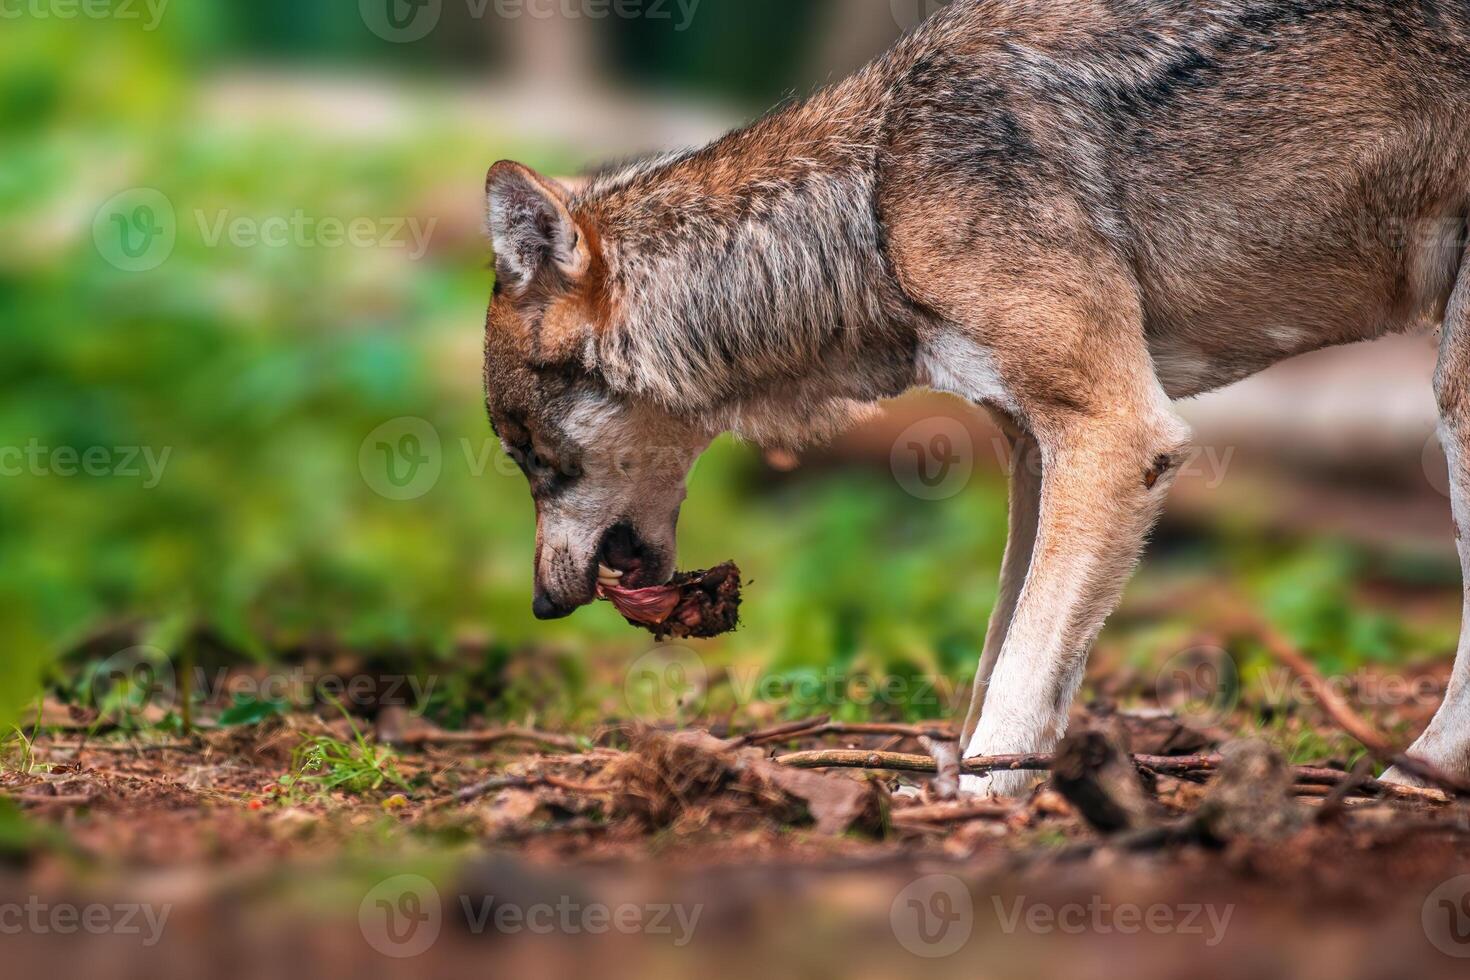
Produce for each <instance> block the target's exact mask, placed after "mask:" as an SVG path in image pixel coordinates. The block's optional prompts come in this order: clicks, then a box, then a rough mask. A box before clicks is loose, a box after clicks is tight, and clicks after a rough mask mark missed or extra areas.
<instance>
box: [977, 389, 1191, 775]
mask: <svg viewBox="0 0 1470 980" xmlns="http://www.w3.org/2000/svg"><path fill="white" fill-rule="evenodd" d="M1125 404H1126V403H1125ZM1115 407H1116V408H1117V411H1115V412H1113V413H1110V414H1108V415H1106V416H1105V417H1096V416H1094V417H1088V418H1072V419H1069V420H1068V421H1067V422H1066V423H1065V424H1062V425H1060V426H1059V427H1056V428H1054V429H1053V430H1052V431H1050V432H1048V433H1046V434H1040V433H1038V436H1037V438H1038V441H1039V443H1040V445H1041V450H1042V454H1043V458H1044V466H1043V477H1042V484H1041V520H1040V527H1039V530H1038V533H1037V537H1036V545H1035V551H1034V554H1033V557H1032V563H1031V569H1030V574H1029V575H1028V576H1027V578H1026V583H1025V586H1024V588H1023V589H1022V591H1021V596H1020V600H1019V602H1018V603H1017V606H1016V610H1015V614H1014V616H1013V618H1012V621H1011V627H1010V631H1009V632H1008V634H1007V635H1006V638H1005V643H1004V645H1003V646H1002V648H1001V652H1000V657H999V660H998V661H997V662H996V665H995V670H994V673H993V674H992V675H991V678H990V684H989V691H988V692H987V694H986V697H985V703H984V707H983V709H982V711H981V715H980V724H979V727H978V728H977V729H976V730H975V733H974V735H973V736H972V737H971V738H970V740H969V743H968V745H967V747H966V751H965V756H966V758H969V757H972V756H981V755H1009V754H1017V753H1033V752H1050V751H1051V750H1052V748H1053V747H1054V746H1055V745H1056V743H1057V741H1058V740H1059V739H1060V738H1061V737H1062V735H1063V734H1064V732H1065V729H1066V723H1067V709H1068V707H1069V706H1070V704H1071V702H1072V698H1073V696H1074V695H1075V694H1076V692H1077V688H1078V686H1079V685H1080V684H1081V682H1082V675H1083V670H1084V668H1085V666H1086V662H1087V653H1088V650H1089V648H1090V647H1091V646H1092V642H1093V640H1094V639H1095V638H1096V636H1097V634H1098V631H1099V630H1100V629H1101V628H1102V624H1103V620H1104V619H1106V618H1107V616H1108V614H1109V613H1111V612H1112V610H1113V607H1114V606H1115V605H1116V604H1117V602H1118V598H1119V596H1120V595H1121V593H1122V590H1123V585H1124V583H1125V582H1126V581H1127V579H1128V577H1129V575H1130V573H1131V572H1132V570H1133V567H1134V565H1135V563H1136V562H1137V560H1138V555H1139V552H1140V551H1141V550H1142V547H1143V542H1144V538H1145V537H1146V536H1147V534H1148V531H1149V528H1150V527H1151V526H1152V525H1153V522H1154V520H1155V519H1156V518H1157V516H1158V514H1159V511H1160V509H1161V507H1162V505H1163V502H1164V498H1165V496H1166V494H1167V493H1168V488H1169V486H1170V485H1171V484H1172V482H1173V479H1174V476H1175V473H1176V472H1177V469H1178V467H1179V464H1181V463H1182V462H1183V457H1184V452H1185V450H1186V448H1187V445H1188V439H1189V431H1188V428H1187V427H1186V426H1185V425H1184V423H1183V422H1182V421H1180V420H1179V419H1178V418H1177V417H1176V416H1174V415H1173V414H1172V412H1171V411H1169V409H1168V407H1167V403H1166V402H1164V400H1163V397H1162V394H1161V393H1157V394H1155V395H1153V396H1151V397H1141V398H1139V399H1137V400H1136V403H1135V404H1133V405H1129V406H1127V407H1125V406H1124V405H1118V406H1115ZM1035 778H1036V777H1035V775H1034V774H1033V773H1026V772H1005V773H997V774H994V775H990V776H979V777H976V776H970V777H965V779H964V782H963V786H962V788H963V789H964V790H966V791H968V792H972V793H990V794H996V795H1002V796H1015V795H1019V794H1021V793H1024V792H1025V791H1026V790H1027V789H1028V788H1029V787H1030V786H1031V784H1032V783H1033V782H1034V780H1035Z"/></svg>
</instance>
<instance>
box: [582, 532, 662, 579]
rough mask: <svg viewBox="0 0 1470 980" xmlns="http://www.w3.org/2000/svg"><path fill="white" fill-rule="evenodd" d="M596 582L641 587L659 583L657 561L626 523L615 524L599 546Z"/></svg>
mask: <svg viewBox="0 0 1470 980" xmlns="http://www.w3.org/2000/svg"><path fill="white" fill-rule="evenodd" d="M597 555H598V565H597V584H598V585H602V586H607V587H610V588H623V589H642V588H647V587H648V586H651V585H658V584H659V583H658V582H655V581H654V580H653V578H654V576H655V575H656V574H657V569H656V568H654V567H653V566H654V565H655V564H656V562H654V561H653V560H652V559H651V556H650V555H649V553H648V548H647V547H646V546H645V545H644V544H643V542H642V541H640V540H638V535H637V534H636V533H635V532H634V531H633V528H632V527H631V526H630V525H628V524H617V525H614V526H613V527H612V528H611V529H609V530H608V532H607V533H606V534H605V535H603V537H602V547H601V548H599V549H598V552H597Z"/></svg>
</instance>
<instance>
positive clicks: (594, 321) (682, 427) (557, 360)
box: [485, 162, 713, 619]
mask: <svg viewBox="0 0 1470 980" xmlns="http://www.w3.org/2000/svg"><path fill="white" fill-rule="evenodd" d="M486 191H487V198H488V211H487V220H488V226H489V227H488V230H489V234H490V237H491V240H492V242H493V245H494V248H495V256H496V267H495V271H496V283H495V297H494V299H493V300H492V301H491V304H490V311H489V314H488V316H487V319H486V325H485V328H486V331H485V388H486V403H487V407H488V409H489V412H490V419H491V424H492V425H493V426H494V427H495V431H496V433H497V434H498V435H499V436H500V439H501V442H502V444H503V445H504V447H505V451H506V452H507V453H508V454H509V455H510V456H511V458H513V459H514V460H515V461H516V462H517V463H518V464H519V465H520V467H521V469H522V470H523V471H524V472H525V474H526V477H527V479H528V480H529V481H530V484H531V495H532V497H533V498H534V499H535V503H536V589H535V601H534V605H533V608H534V610H535V613H536V615H537V616H538V617H539V618H542V619H552V618H557V617H560V616H566V615H568V614H570V613H571V612H572V611H574V610H575V609H576V608H577V607H579V606H582V605H585V604H586V603H588V602H590V601H592V599H593V596H594V593H595V590H596V585H597V579H598V568H599V565H606V566H608V567H609V568H610V569H613V570H615V571H616V572H620V573H622V579H621V584H622V585H624V586H626V587H632V588H638V587H643V586H649V585H659V584H662V583H664V582H666V581H667V580H668V579H669V577H670V576H671V575H672V574H673V571H674V558H675V547H674V543H675V527H676V525H677V522H678V517H679V507H680V505H681V504H682V503H683V500H684V482H685V479H686V477H687V476H688V473H689V469H690V467H691V466H692V465H693V462H694V460H695V458H696V457H697V456H698V455H699V453H700V452H702V451H703V450H704V448H705V447H706V446H708V445H709V442H710V439H711V437H712V435H713V433H706V432H701V431H698V430H696V429H695V428H694V427H692V426H691V425H689V424H687V423H685V422H682V421H680V420H679V419H678V418H676V417H675V416H674V415H672V414H671V413H669V412H667V411H666V410H664V409H662V408H660V407H659V406H658V405H656V404H655V403H654V402H653V401H651V400H649V399H647V398H644V397H640V396H638V395H636V394H630V393H627V392H623V393H619V392H618V391H615V390H614V389H613V387H612V386H611V385H610V384H609V383H608V381H607V379H606V378H605V377H604V375H603V373H602V371H601V370H600V369H599V367H598V360H597V358H596V356H595V354H594V351H595V350H596V348H597V347H598V345H599V343H601V342H605V341H606V340H607V339H608V338H609V337H610V336H613V335H614V333H615V332H616V331H618V330H620V329H622V324H620V323H619V322H618V321H619V317H618V312H617V308H616V306H617V304H616V303H615V302H614V300H613V299H612V295H613V294H612V291H611V289H610V284H609V282H608V278H609V273H608V267H607V263H606V261H605V259H604V256H603V253H602V243H601V241H600V238H599V234H598V229H597V227H596V225H595V223H594V222H593V221H591V220H590V219H589V218H588V217H587V216H585V215H584V216H581V217H580V218H579V216H578V215H576V214H574V213H573V210H572V207H573V202H572V199H571V196H570V195H569V194H568V192H567V190H566V189H565V188H563V187H562V186H560V185H559V184H557V183H556V182H555V181H552V180H549V179H547V178H545V177H542V176H540V175H538V174H536V173H534V172H532V171H531V170H528V169H527V168H525V167H522V166H520V165H519V164H514V163H508V162H506V163H499V164H496V165H495V166H494V167H493V168H491V170H490V174H489V177H488V178H487V185H486Z"/></svg>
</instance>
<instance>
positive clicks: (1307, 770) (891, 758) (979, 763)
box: [776, 749, 1449, 803]
mask: <svg viewBox="0 0 1470 980" xmlns="http://www.w3.org/2000/svg"><path fill="white" fill-rule="evenodd" d="M1052 758H1053V757H1052V756H1050V755H999V756H988V757H978V756H977V757H975V758H970V759H965V760H963V761H961V763H960V770H961V772H963V773H965V774H967V775H975V776H983V775H985V774H986V773H991V772H1004V771H1008V770H1009V771H1022V770H1029V771H1036V772H1044V771H1048V770H1050V769H1051V765H1052ZM1131 759H1132V762H1133V764H1134V765H1135V766H1137V767H1138V768H1140V769H1147V770H1149V771H1151V772H1155V773H1158V774H1159V775H1163V776H1175V777H1178V778H1182V779H1189V778H1200V777H1205V776H1210V775H1213V774H1214V773H1215V772H1216V771H1217V770H1218V769H1219V768H1220V757H1219V756H1218V755H1181V756H1162V755H1135V756H1132V757H1131ZM776 762H778V763H780V764H781V765H783V766H791V767H792V768H795V769H881V770H885V771H889V772H914V773H928V774H934V773H937V772H938V771H939V767H938V765H937V764H936V763H935V762H934V760H933V759H932V758H930V757H929V756H926V755H912V754H909V753H903V752H876V751H871V750H866V749H821V750H817V751H811V752H792V753H790V754H788V755H783V756H777V758H776ZM1350 775H1351V774H1350V773H1345V772H1342V771H1340V770H1337V769H1320V768H1314V767H1311V766H1296V767H1294V768H1293V769H1292V776H1293V778H1294V780H1295V781H1296V783H1297V784H1299V785H1307V786H1336V785H1338V784H1339V783H1341V782H1342V781H1343V780H1345V779H1347V778H1348V777H1349V776H1350ZM1358 792H1360V793H1363V794H1364V795H1367V796H1379V797H1388V798H1391V799H1398V800H1409V801H1413V802H1419V803H1447V802H1449V797H1448V796H1446V795H1445V794H1444V793H1443V792H1440V791H1439V790H1434V789H1421V788H1419V787H1417V786H1400V785H1398V784H1396V783H1385V782H1383V781H1382V780H1378V779H1366V780H1363V782H1362V785H1361V786H1359V787H1358Z"/></svg>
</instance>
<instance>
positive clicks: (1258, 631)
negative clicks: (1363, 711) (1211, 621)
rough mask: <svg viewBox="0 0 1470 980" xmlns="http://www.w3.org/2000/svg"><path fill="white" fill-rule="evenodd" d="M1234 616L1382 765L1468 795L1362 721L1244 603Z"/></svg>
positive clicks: (1469, 791)
mask: <svg viewBox="0 0 1470 980" xmlns="http://www.w3.org/2000/svg"><path fill="white" fill-rule="evenodd" d="M1236 616H1237V617H1238V618H1239V619H1240V620H1241V621H1242V622H1243V623H1245V624H1246V625H1247V626H1248V627H1249V628H1250V630H1251V632H1253V633H1255V635H1256V636H1257V637H1258V638H1259V639H1260V641H1261V645H1262V646H1264V647H1265V648H1266V652H1267V653H1269V654H1270V655H1271V656H1272V657H1273V658H1274V659H1275V660H1277V661H1278V662H1279V663H1280V664H1281V665H1282V666H1284V667H1285V668H1286V669H1287V670H1289V671H1291V673H1292V674H1293V675H1295V676H1296V678H1297V679H1298V680H1300V681H1301V682H1302V683H1303V684H1305V685H1306V686H1307V688H1308V689H1309V690H1310V691H1311V692H1312V696H1313V697H1315V698H1316V699H1317V704H1318V705H1319V706H1320V707H1321V708H1322V711H1323V713H1324V714H1326V715H1327V716H1328V718H1330V719H1331V720H1332V721H1333V723H1335V724H1336V725H1337V727H1339V728H1341V729H1342V730H1343V731H1344V732H1346V733H1347V734H1348V735H1350V736H1352V737H1353V738H1354V739H1356V740H1357V741H1358V742H1359V743H1360V744H1361V745H1362V746H1363V747H1364V748H1366V749H1367V750H1368V751H1369V753H1371V754H1372V755H1373V757H1374V758H1375V759H1377V760H1378V761H1379V762H1381V763H1383V764H1384V765H1388V766H1398V767H1399V768H1400V769H1402V770H1403V771H1404V772H1406V773H1408V774H1409V775H1411V776H1414V777H1417V778H1419V779H1422V780H1424V781H1425V782H1428V783H1433V784H1434V785H1436V786H1440V787H1443V788H1444V789H1446V790H1449V791H1451V792H1454V793H1459V794H1464V795H1470V784H1467V783H1465V782H1464V781H1463V780H1461V779H1458V778H1456V777H1454V776H1452V775H1450V774H1449V773H1446V772H1443V771H1441V770H1440V769H1439V768H1438V767H1437V766H1434V765H1432V764H1430V763H1428V762H1425V761H1424V760H1423V759H1416V758H1414V757H1413V756H1409V755H1405V754H1404V753H1402V752H1400V751H1398V749H1396V748H1395V747H1394V745H1393V743H1392V742H1390V741H1389V740H1388V738H1387V737H1386V736H1385V735H1384V734H1383V733H1382V732H1380V731H1378V729H1376V728H1374V727H1373V726H1372V725H1370V724H1368V722H1366V721H1364V720H1363V718H1362V717H1360V716H1359V715H1358V713H1357V712H1355V711H1354V710H1353V709H1352V707H1351V706H1350V705H1349V704H1348V703H1347V702H1346V701H1344V700H1343V699H1342V698H1340V697H1338V695H1337V692H1336V691H1334V690H1333V689H1332V687H1331V686H1330V685H1329V684H1328V683H1327V682H1326V681H1325V680H1324V679H1323V677H1322V675H1321V674H1320V673H1318V671H1317V668H1316V667H1314V666H1312V663H1311V662H1310V661H1309V660H1307V658H1306V657H1305V656H1303V655H1302V653H1301V651H1299V650H1297V648H1296V646H1295V645H1294V644H1293V643H1292V642H1291V641H1290V640H1289V639H1287V638H1286V636H1285V634H1283V633H1282V632H1281V631H1280V630H1278V629H1277V628H1276V627H1274V626H1272V625H1271V624H1270V623H1269V622H1267V621H1266V620H1264V619H1262V618H1261V617H1260V616H1257V615H1256V614H1255V613H1254V612H1251V611H1249V609H1247V608H1246V607H1245V606H1244V605H1243V604H1239V609H1238V611H1237V612H1236Z"/></svg>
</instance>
